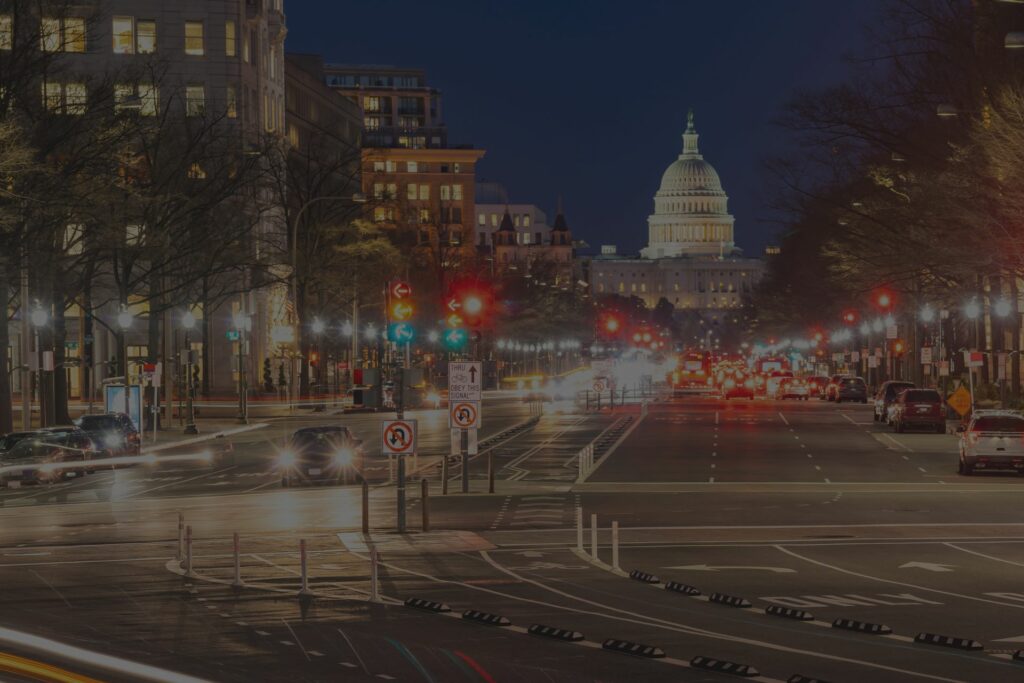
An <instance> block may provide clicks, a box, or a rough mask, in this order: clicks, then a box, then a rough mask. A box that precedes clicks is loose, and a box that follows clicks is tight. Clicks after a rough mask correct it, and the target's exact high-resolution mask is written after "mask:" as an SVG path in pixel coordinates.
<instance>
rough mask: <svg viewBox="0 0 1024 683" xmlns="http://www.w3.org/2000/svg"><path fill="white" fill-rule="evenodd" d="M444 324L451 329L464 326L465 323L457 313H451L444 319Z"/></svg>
mask: <svg viewBox="0 0 1024 683" xmlns="http://www.w3.org/2000/svg"><path fill="white" fill-rule="evenodd" d="M444 324H445V325H447V326H448V327H451V328H459V327H462V326H463V325H465V324H466V321H465V320H463V319H462V316H461V315H459V314H458V313H451V314H449V316H448V317H447V318H445V319H444Z"/></svg>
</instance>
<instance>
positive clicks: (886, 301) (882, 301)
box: [878, 292, 892, 308]
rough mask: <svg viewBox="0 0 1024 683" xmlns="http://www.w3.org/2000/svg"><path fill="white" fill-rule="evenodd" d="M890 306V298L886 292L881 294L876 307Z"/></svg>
mask: <svg viewBox="0 0 1024 683" xmlns="http://www.w3.org/2000/svg"><path fill="white" fill-rule="evenodd" d="M891 305H892V297H891V296H889V293H888V292H882V293H881V294H879V295H878V307H879V308H889V306H891Z"/></svg>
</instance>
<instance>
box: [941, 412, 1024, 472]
mask: <svg viewBox="0 0 1024 683" xmlns="http://www.w3.org/2000/svg"><path fill="white" fill-rule="evenodd" d="M957 432H958V433H959V434H960V465H959V468H958V471H959V472H960V474H965V475H970V474H974V471H975V470H1009V471H1011V472H1024V416H1022V415H1021V414H1020V413H1016V412H1011V411H1005V412H1003V411H999V412H997V411H985V412H982V413H975V414H974V415H973V416H972V417H971V421H970V422H969V423H968V424H967V425H966V426H963V425H961V426H960V427H958V428H957Z"/></svg>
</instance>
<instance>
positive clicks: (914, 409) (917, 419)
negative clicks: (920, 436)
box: [889, 389, 946, 434]
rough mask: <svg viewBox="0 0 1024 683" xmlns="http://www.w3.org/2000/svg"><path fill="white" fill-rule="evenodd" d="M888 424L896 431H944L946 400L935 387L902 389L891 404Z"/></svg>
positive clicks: (937, 432) (941, 432) (943, 432)
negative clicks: (922, 429) (921, 429)
mask: <svg viewBox="0 0 1024 683" xmlns="http://www.w3.org/2000/svg"><path fill="white" fill-rule="evenodd" d="M889 421H890V424H892V426H893V429H895V430H896V431H897V432H905V431H906V430H908V429H915V428H917V429H920V428H925V429H930V430H932V431H934V432H935V433H936V434H945V433H946V402H945V401H944V400H943V399H942V394H940V393H939V392H938V391H936V390H935V389H904V390H903V391H901V392H900V395H899V396H897V397H896V400H895V401H894V402H893V404H892V408H891V412H890V418H889Z"/></svg>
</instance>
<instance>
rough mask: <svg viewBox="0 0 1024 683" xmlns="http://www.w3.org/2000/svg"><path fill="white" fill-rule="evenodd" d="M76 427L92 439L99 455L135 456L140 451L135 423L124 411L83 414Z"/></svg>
mask: <svg viewBox="0 0 1024 683" xmlns="http://www.w3.org/2000/svg"><path fill="white" fill-rule="evenodd" d="M78 427H79V429H81V430H82V431H83V432H85V433H86V435H87V436H88V437H89V438H91V439H92V440H93V442H94V443H95V444H96V447H97V449H98V450H99V452H100V454H101V457H105V458H120V457H125V456H137V455H139V454H140V453H141V452H142V439H141V436H140V435H139V430H137V429H136V428H135V424H134V423H133V422H132V421H131V419H130V418H129V417H128V416H127V415H125V414H124V413H102V414H99V415H83V416H82V417H80V418H78Z"/></svg>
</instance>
